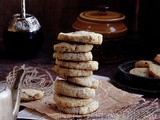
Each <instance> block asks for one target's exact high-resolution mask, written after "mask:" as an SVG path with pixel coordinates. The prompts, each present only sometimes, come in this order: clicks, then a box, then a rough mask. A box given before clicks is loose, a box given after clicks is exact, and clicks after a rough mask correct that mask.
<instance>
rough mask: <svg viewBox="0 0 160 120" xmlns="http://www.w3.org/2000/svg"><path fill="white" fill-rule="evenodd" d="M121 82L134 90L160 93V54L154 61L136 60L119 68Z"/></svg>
mask: <svg viewBox="0 0 160 120" xmlns="http://www.w3.org/2000/svg"><path fill="white" fill-rule="evenodd" d="M118 69H119V77H118V79H120V80H119V82H121V83H122V84H125V85H128V86H132V87H134V88H138V89H142V90H149V91H156V92H157V91H160V54H157V55H156V56H155V58H153V60H136V61H128V62H125V63H122V64H120V65H119V66H118Z"/></svg>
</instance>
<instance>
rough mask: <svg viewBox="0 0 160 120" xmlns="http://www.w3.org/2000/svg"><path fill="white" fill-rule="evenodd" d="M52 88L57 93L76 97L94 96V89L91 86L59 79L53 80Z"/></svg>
mask: <svg viewBox="0 0 160 120" xmlns="http://www.w3.org/2000/svg"><path fill="white" fill-rule="evenodd" d="M54 90H55V91H56V93H58V94H61V95H65V96H70V97H76V98H92V97H94V96H95V89H93V88H89V87H84V86H80V85H77V84H72V83H71V82H69V81H66V80H60V79H57V80H55V82H54Z"/></svg>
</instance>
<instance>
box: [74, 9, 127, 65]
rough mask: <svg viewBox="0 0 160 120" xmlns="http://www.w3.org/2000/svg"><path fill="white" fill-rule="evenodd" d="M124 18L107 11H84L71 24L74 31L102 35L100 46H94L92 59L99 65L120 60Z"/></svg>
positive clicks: (124, 29)
mask: <svg viewBox="0 0 160 120" xmlns="http://www.w3.org/2000/svg"><path fill="white" fill-rule="evenodd" d="M124 19H125V16H124V15H123V14H121V13H118V12H113V11H108V10H93V11H84V12H82V13H80V14H79V16H78V17H77V20H76V21H75V22H74V23H73V25H72V27H73V29H74V30H85V31H92V32H96V33H100V34H102V35H103V43H102V45H100V46H99V45H94V48H93V51H92V52H93V57H94V59H95V60H98V61H99V62H100V63H113V62H117V61H120V60H122V58H123V46H124V41H125V34H126V31H127V26H126V25H125V23H124Z"/></svg>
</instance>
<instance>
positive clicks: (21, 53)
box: [3, 14, 44, 59]
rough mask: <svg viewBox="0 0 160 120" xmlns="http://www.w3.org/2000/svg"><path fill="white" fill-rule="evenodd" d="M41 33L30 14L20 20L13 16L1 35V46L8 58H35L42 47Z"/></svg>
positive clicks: (18, 17)
mask: <svg viewBox="0 0 160 120" xmlns="http://www.w3.org/2000/svg"><path fill="white" fill-rule="evenodd" d="M43 42H44V39H43V32H42V28H41V26H40V24H39V22H38V20H37V19H36V18H35V17H34V16H33V15H31V14H26V18H22V17H21V15H20V14H15V15H13V18H12V20H11V21H10V22H9V25H8V26H7V28H6V29H5V30H4V33H3V45H4V48H5V53H6V55H7V56H8V57H12V58H19V59H26V58H32V57H35V56H36V55H37V54H38V52H39V51H40V49H41V48H42V46H43Z"/></svg>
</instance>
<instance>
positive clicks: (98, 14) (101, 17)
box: [79, 10, 125, 22]
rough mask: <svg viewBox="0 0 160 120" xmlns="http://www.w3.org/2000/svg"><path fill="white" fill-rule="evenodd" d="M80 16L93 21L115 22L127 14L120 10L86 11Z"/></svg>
mask: <svg viewBox="0 0 160 120" xmlns="http://www.w3.org/2000/svg"><path fill="white" fill-rule="evenodd" d="M79 17H80V18H81V19H83V20H87V21H93V22H113V21H120V20H123V19H125V16H124V15H123V14H121V13H118V12H112V11H98V10H93V11H85V12H82V13H80V15H79Z"/></svg>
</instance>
